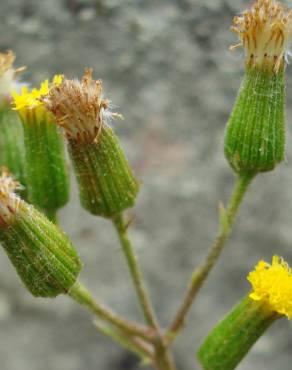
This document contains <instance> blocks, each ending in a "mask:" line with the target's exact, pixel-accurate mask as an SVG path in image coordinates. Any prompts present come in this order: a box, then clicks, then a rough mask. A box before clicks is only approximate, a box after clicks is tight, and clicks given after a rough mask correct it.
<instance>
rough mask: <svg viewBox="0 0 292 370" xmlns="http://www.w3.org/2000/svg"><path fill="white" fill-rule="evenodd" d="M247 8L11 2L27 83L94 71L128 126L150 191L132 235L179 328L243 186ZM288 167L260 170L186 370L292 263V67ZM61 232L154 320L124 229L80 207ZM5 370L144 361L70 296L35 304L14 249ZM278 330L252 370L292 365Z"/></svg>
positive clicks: (93, 273)
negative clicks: (236, 140)
mask: <svg viewBox="0 0 292 370" xmlns="http://www.w3.org/2000/svg"><path fill="white" fill-rule="evenodd" d="M248 3H249V2H245V1H240V0H155V1H147V0H145V1H142V0H95V1H94V0H63V1H61V0H50V1H44V0H1V3H0V49H1V50H2V51H5V50H6V49H12V50H13V51H14V52H15V53H16V55H17V59H16V66H22V65H26V66H27V71H26V73H25V75H24V79H25V80H26V81H28V82H29V83H39V82H41V81H42V80H43V79H46V78H47V77H51V76H52V75H53V74H55V73H64V74H65V75H66V76H68V77H77V76H78V77H80V76H81V75H82V72H83V68H84V67H93V68H94V71H95V77H96V78H101V79H102V80H103V82H104V89H105V94H106V96H107V97H109V98H110V99H112V101H113V103H114V104H115V105H116V106H117V107H118V108H117V110H118V111H119V112H120V113H122V114H123V115H124V117H125V120H124V121H118V122H115V123H114V127H115V129H116V131H117V133H118V134H119V136H120V138H121V141H122V144H123V147H124V148H125V150H126V152H127V154H128V157H129V159H130V161H131V163H132V164H133V166H134V168H135V171H136V173H137V176H138V177H139V179H141V181H142V183H143V186H142V190H141V193H140V196H139V199H138V203H137V207H136V208H135V209H134V210H132V211H131V212H130V213H131V215H132V216H134V222H133V224H132V226H131V228H130V232H131V237H132V239H133V241H134V244H135V246H136V251H137V253H138V255H139V258H140V261H141V264H142V266H143V270H144V272H145V276H146V279H147V285H148V287H149V290H150V292H151V296H152V299H153V302H154V305H155V309H156V311H157V314H158V316H159V319H160V320H161V322H162V324H163V325H167V324H168V323H169V320H170V318H171V317H172V315H173V314H174V313H175V311H176V308H177V306H178V303H179V301H180V298H181V297H182V295H183V292H184V289H185V286H186V283H187V281H188V279H189V276H190V273H191V271H192V269H193V267H194V266H195V264H196V263H199V261H200V260H201V259H202V258H203V257H204V256H205V255H206V253H207V250H208V248H209V246H210V244H211V242H212V240H213V238H214V235H215V232H216V228H217V220H218V202H219V201H226V200H227V198H228V195H229V193H230V191H231V188H232V184H233V181H234V177H233V174H232V172H231V170H230V169H229V167H228V164H227V163H226V160H225V158H224V155H223V150H222V143H223V134H224V127H225V123H226V120H227V118H228V115H229V112H230V110H231V108H232V105H233V102H234V99H235V96H236V92H237V89H238V87H239V84H240V80H241V78H242V74H243V55H242V54H243V53H242V51H240V50H238V51H235V52H230V51H229V50H228V48H229V46H230V45H231V44H232V43H235V42H236V38H235V35H233V34H232V33H231V32H230V24H231V20H232V17H233V16H234V15H235V14H237V13H239V12H240V11H241V10H243V9H244V8H245V7H246V6H247V5H248ZM287 72H288V73H287V75H288V76H287V77H288V85H287V93H288V94H287V95H288V104H287V107H288V109H287V129H288V133H287V144H288V145H287V161H286V163H284V164H283V165H281V166H279V167H278V168H277V169H276V170H275V171H274V172H273V173H270V174H265V175H261V176H258V177H257V178H256V180H255V181H254V183H253V184H252V187H251V189H250V192H249V193H248V195H247V198H246V200H245V202H244V204H243V207H242V209H241V212H240V215H239V217H238V220H237V223H236V227H235V228H234V232H233V234H232V237H231V239H230V241H229V243H228V247H227V248H226V250H225V251H224V253H223V256H222V258H221V260H220V262H219V263H218V265H217V267H216V268H215V270H214V271H213V272H212V274H211V276H210V278H209V280H208V282H207V284H206V285H205V286H204V288H203V289H202V290H201V292H200V294H199V296H198V300H197V301H196V303H195V304H194V306H193V309H192V312H191V315H190V316H189V320H188V327H187V328H186V330H185V331H184V332H183V333H182V334H181V336H180V337H179V339H178V341H177V343H176V344H175V346H174V352H175V356H176V360H177V364H178V369H181V370H191V369H192V370H193V369H199V365H198V364H197V363H196V360H195V353H196V350H197V348H198V346H199V344H200V342H201V340H202V339H203V337H204V336H205V335H206V334H207V333H208V331H209V329H210V328H211V327H212V326H213V325H214V324H215V323H216V322H217V320H218V319H220V318H221V317H222V315H224V314H225V313H226V312H227V311H228V310H229V309H230V308H231V307H232V306H233V305H234V304H235V303H236V302H237V301H238V300H239V299H240V298H241V297H242V296H243V295H244V294H246V293H247V292H248V290H249V284H248V283H247V281H246V274H247V273H248V272H249V271H250V270H251V269H252V268H253V266H254V265H255V264H256V263H257V262H258V260H259V259H261V258H265V259H267V260H270V259H271V257H272V255H273V254H275V253H277V254H279V255H282V256H283V257H284V258H286V259H287V260H288V261H289V262H290V263H292V191H291V188H292V165H291V155H292V145H290V144H291V120H292V109H291V108H292V105H291V103H292V78H291V76H289V75H291V73H292V68H291V67H288V69H287ZM60 218H61V224H62V226H63V228H64V230H65V231H66V232H67V233H68V234H69V235H70V237H71V238H72V239H73V241H74V243H75V245H76V246H77V247H78V249H79V251H80V254H81V256H82V259H83V261H84V269H83V272H82V276H81V279H82V280H83V281H84V282H85V283H86V284H87V285H88V286H89V287H90V288H91V289H92V291H93V292H94V293H95V295H96V296H98V297H100V298H102V299H103V300H104V301H105V302H106V303H107V304H109V305H111V306H112V307H113V308H115V310H116V311H118V312H120V313H122V314H124V315H125V316H127V317H129V318H135V319H137V320H140V319H141V314H140V310H139V308H138V307H137V303H136V297H135V294H134V292H133V289H132V285H131V281H130V279H129V276H128V271H127V268H126V264H125V263H124V260H123V256H122V253H121V251H120V249H119V245H118V241H117V237H116V235H115V233H114V230H113V229H112V226H111V224H110V223H109V222H108V221H105V220H103V219H99V218H94V217H92V216H90V215H89V214H87V213H86V212H85V211H84V210H83V209H82V208H81V207H80V205H79V201H78V194H77V190H76V185H75V183H74V179H73V178H72V196H71V203H70V204H69V205H68V206H66V207H65V208H64V209H63V210H62V211H61V215H60ZM0 252H1V253H0V364H1V365H0V368H1V370H40V369H41V370H81V369H86V370H94V369H95V370H96V369H98V370H122V369H124V370H136V369H138V368H139V363H138V362H137V360H136V358H135V357H134V356H132V355H131V354H129V353H128V352H126V351H124V350H122V349H120V348H119V347H118V346H117V345H115V344H113V343H112V342H111V341H110V340H109V339H107V338H106V337H103V336H101V335H100V334H99V333H97V332H96V330H95V329H94V327H93V325H92V319H91V317H90V316H89V315H88V314H87V313H86V312H83V311H82V310H81V309H80V308H79V307H78V306H77V305H75V304H74V303H73V302H71V301H70V300H69V299H68V298H67V297H59V298H57V299H55V300H44V299H35V298H33V297H31V296H30V295H29V293H28V292H26V290H25V289H24V288H23V287H22V285H21V283H20V281H19V279H18V277H17V276H16V273H15V271H14V270H13V268H12V267H11V265H10V263H9V261H8V259H7V257H6V255H5V253H4V252H3V251H2V250H1V251H0ZM291 329H292V328H291V325H290V324H289V322H288V321H287V320H282V321H279V322H277V323H276V324H275V325H274V326H273V327H272V328H271V329H270V330H269V331H268V333H267V334H266V335H265V336H263V337H262V338H261V339H260V341H259V342H258V343H257V344H256V346H255V347H254V348H253V349H252V351H251V353H250V354H249V355H248V356H247V358H246V359H245V360H244V361H243V362H242V364H241V365H240V366H239V367H238V369H240V370H248V369H249V370H250V369H256V370H261V369H265V370H273V369H281V370H285V369H291V360H292V351H291V347H292V331H291Z"/></svg>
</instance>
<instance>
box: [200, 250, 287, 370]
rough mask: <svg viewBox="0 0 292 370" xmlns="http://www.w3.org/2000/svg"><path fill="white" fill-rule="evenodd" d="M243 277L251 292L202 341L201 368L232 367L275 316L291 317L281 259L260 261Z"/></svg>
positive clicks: (238, 361)
mask: <svg viewBox="0 0 292 370" xmlns="http://www.w3.org/2000/svg"><path fill="white" fill-rule="evenodd" d="M247 279H248V280H249V282H250V283H251V285H252V291H251V292H250V294H249V295H248V296H247V297H246V298H244V299H243V300H242V301H241V302H240V303H239V304H238V305H237V306H236V307H235V308H234V309H233V310H232V311H231V312H230V313H229V314H228V315H227V316H226V318H225V319H223V320H222V321H221V322H220V323H219V324H217V326H216V327H215V328H214V329H213V330H212V331H211V333H210V334H209V335H208V336H207V338H206V339H205V340H204V342H203V344H202V346H201V348H200V349H199V352H198V359H199V361H200V363H201V364H202V366H203V369H204V370H233V369H235V368H236V366H237V365H238V364H239V363H240V361H241V360H242V359H243V358H244V356H245V355H246V354H247V352H248V351H249V350H250V349H251V347H252V346H253V344H254V343H255V342H256V341H257V340H258V339H259V338H260V336H261V335H262V334H263V333H264V332H265V330H266V329H267V328H268V327H269V326H270V325H271V324H272V323H273V322H274V321H275V320H276V319H278V318H280V317H283V316H287V317H288V319H291V318H292V288H291V287H292V271H291V269H290V267H289V266H288V264H287V263H286V262H285V261H284V260H282V259H281V258H279V257H277V256H274V257H273V261H272V264H269V263H267V262H265V261H260V262H259V263H258V264H257V266H256V267H255V270H254V271H252V272H250V273H249V275H248V277H247Z"/></svg>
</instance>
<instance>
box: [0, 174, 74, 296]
mask: <svg viewBox="0 0 292 370" xmlns="http://www.w3.org/2000/svg"><path fill="white" fill-rule="evenodd" d="M18 187H19V183H17V182H16V181H14V180H13V179H12V178H11V177H10V176H9V174H8V173H7V171H5V170H4V171H3V173H2V175H1V177H0V242H1V244H2V246H3V248H4V249H5V251H6V252H7V254H8V257H9V259H10V260H11V262H12V264H13V265H14V267H15V268H16V270H17V273H18V275H19V276H20V278H21V280H22V281H23V283H24V284H25V286H26V287H27V289H28V290H29V291H30V292H31V293H32V294H33V295H34V296H37V297H55V296H57V295H58V294H61V293H64V294H65V293H67V292H68V290H69V289H70V288H71V287H72V286H73V284H74V283H75V282H76V279H77V276H78V274H79V272H80V270H81V262H80V259H79V257H78V254H77V252H76V250H75V248H74V247H73V245H72V244H71V242H70V240H69V239H68V238H67V236H66V235H65V234H64V233H63V232H62V231H61V230H60V229H59V228H58V227H57V226H55V225H54V224H53V223H52V222H50V221H49V220H48V219H47V218H46V217H45V216H44V215H43V214H42V213H40V212H39V211H37V210H36V209H35V208H34V207H33V206H32V205H29V204H27V203H26V202H25V201H23V200H21V199H20V198H19V197H18V196H17V195H16V194H15V190H16V189H17V188H18Z"/></svg>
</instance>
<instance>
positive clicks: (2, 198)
mask: <svg viewBox="0 0 292 370" xmlns="http://www.w3.org/2000/svg"><path fill="white" fill-rule="evenodd" d="M18 189H21V185H20V183H19V182H17V181H15V180H14V179H13V178H12V176H11V175H10V173H9V171H8V170H7V169H6V168H2V174H1V176H0V227H1V226H3V225H5V224H6V223H8V222H9V221H10V220H11V218H12V217H13V216H14V214H15V213H16V212H17V208H18V205H19V203H20V202H21V200H20V198H19V197H18V195H17V194H16V193H15V191H16V190H18Z"/></svg>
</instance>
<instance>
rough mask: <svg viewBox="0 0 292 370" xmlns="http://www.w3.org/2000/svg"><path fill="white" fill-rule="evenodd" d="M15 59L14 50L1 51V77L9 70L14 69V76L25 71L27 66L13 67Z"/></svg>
mask: <svg viewBox="0 0 292 370" xmlns="http://www.w3.org/2000/svg"><path fill="white" fill-rule="evenodd" d="M14 61H15V54H14V53H13V51H12V50H7V52H6V53H0V77H1V76H2V75H3V74H4V73H5V72H7V71H8V70H13V72H14V76H15V75H17V74H19V73H21V72H23V71H24V70H25V69H26V67H19V68H17V69H13V63H14Z"/></svg>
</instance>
